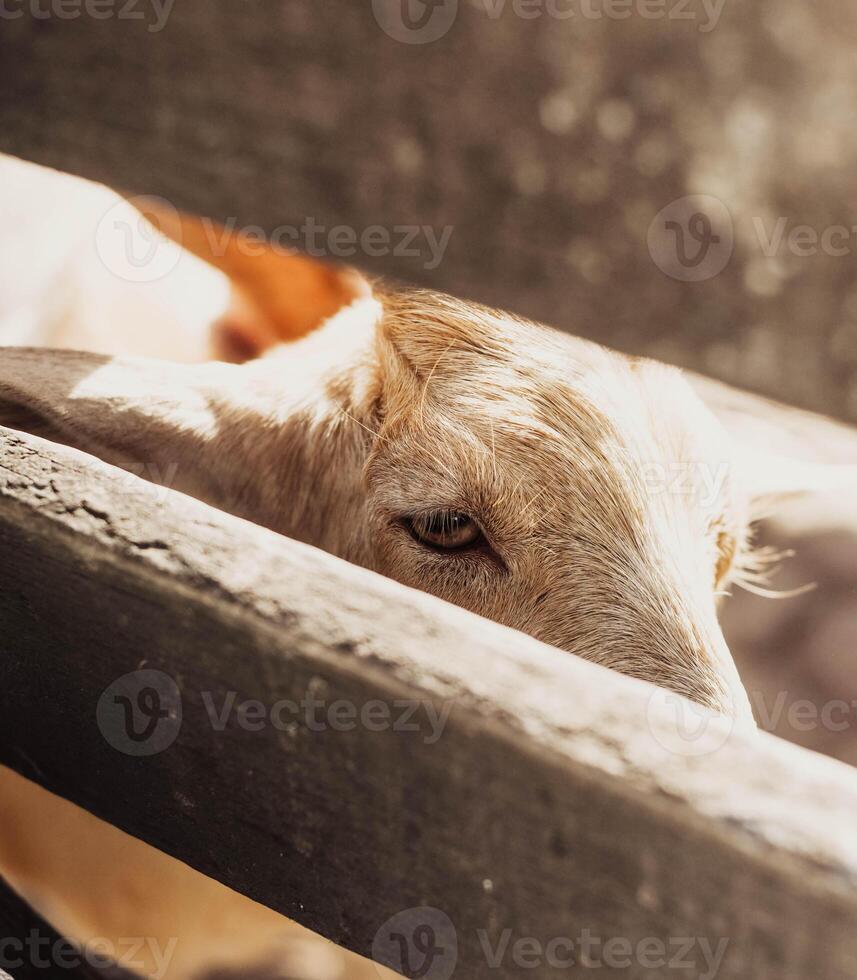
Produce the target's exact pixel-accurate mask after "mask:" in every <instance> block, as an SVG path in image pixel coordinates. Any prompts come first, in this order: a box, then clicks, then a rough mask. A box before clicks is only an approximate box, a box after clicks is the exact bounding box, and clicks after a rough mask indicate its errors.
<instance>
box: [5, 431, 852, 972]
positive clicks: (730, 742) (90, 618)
mask: <svg viewBox="0 0 857 980" xmlns="http://www.w3.org/2000/svg"><path fill="white" fill-rule="evenodd" d="M0 631H2V632H0V635H2V636H3V658H2V663H0V682H2V689H3V690H4V692H5V702H4V711H3V712H2V716H0V762H2V763H5V764H8V765H10V766H11V767H12V768H14V769H16V770H17V771H18V772H20V773H22V774H23V775H25V776H27V777H29V778H32V779H35V780H36V781H37V782H39V783H41V784H42V785H43V786H45V787H46V788H47V789H49V790H51V791H53V792H56V793H58V794H60V795H61V796H64V797H66V798H68V799H71V800H73V801H74V802H76V803H78V804H80V805H82V806H84V807H85V808H87V809H89V810H91V811H92V812H93V813H95V814H96V815H98V816H100V817H102V818H104V819H106V820H108V821H110V822H112V823H114V824H115V825H117V826H119V827H121V828H122V829H124V830H126V831H128V832H130V833H131V834H134V835H135V836H138V837H141V838H142V839H144V840H146V841H148V842H149V843H152V844H154V845H155V846H157V847H159V848H161V849H163V850H164V851H166V852H167V853H169V854H172V855H174V856H176V857H178V858H180V859H182V860H184V861H186V862H187V863H189V864H190V865H192V866H193V867H195V868H197V869H199V870H201V871H203V872H204V873H206V874H209V875H211V876H213V877H215V878H217V879H218V880H220V881H222V882H224V883H225V884H227V885H229V886H230V887H232V888H235V889H237V890H239V891H242V892H244V893H246V894H248V895H250V896H251V897H253V898H255V899H257V900H259V901H261V902H263V903H264V904H266V905H269V906H270V907H272V908H275V909H277V910H279V911H281V912H283V913H285V914H286V915H288V916H289V917H291V918H293V919H295V920H296V921H298V922H300V923H302V924H303V925H306V926H308V927H309V928H312V929H314V930H316V931H318V932H320V933H321V934H323V935H325V936H327V937H329V938H331V939H333V940H334V941H336V942H337V943H340V944H342V945H344V946H347V947H349V948H351V949H354V950H356V951H358V952H361V953H364V954H370V955H371V954H372V951H373V939H374V937H375V936H376V934H378V931H379V929H381V927H382V925H383V924H384V923H385V922H387V921H388V920H389V919H390V918H391V917H392V916H393V915H395V914H397V913H399V912H401V911H403V910H406V909H413V908H416V907H422V906H431V907H433V908H435V909H438V910H441V911H442V912H443V913H444V914H445V915H446V916H448V917H449V920H450V921H451V922H452V924H453V927H454V929H455V932H456V935H457V947H458V953H457V963H458V965H457V969H456V972H455V975H456V976H467V977H474V978H479V977H489V976H492V977H500V978H502V977H511V976H517V975H519V973H520V969H521V967H520V966H519V965H516V963H515V962H513V960H512V958H511V954H507V956H506V957H505V958H504V959H503V962H502V963H501V965H500V967H499V968H498V967H495V966H492V965H491V962H490V957H489V956H488V953H487V952H486V943H487V945H488V947H489V948H490V949H493V948H496V947H497V944H498V943H500V942H501V941H502V936H503V934H504V932H503V931H504V930H505V929H509V930H511V938H512V941H513V942H514V941H515V940H517V939H519V938H526V937H529V938H534V939H537V940H539V941H540V942H542V943H547V942H548V941H549V940H551V939H555V938H557V937H570V938H574V937H578V936H580V935H581V934H582V933H583V931H584V930H588V931H589V933H590V934H591V935H594V936H597V937H600V939H601V940H602V941H603V942H606V941H607V940H608V939H611V938H621V939H623V940H628V941H630V942H631V943H632V944H637V943H638V942H640V941H642V940H644V939H646V938H655V939H660V940H661V941H662V942H664V943H668V942H669V941H670V940H672V939H678V938H681V937H697V939H698V940H699V941H700V943H701V940H702V939H703V938H704V939H705V940H706V941H707V942H708V943H709V944H710V948H715V949H716V948H718V945H719V944H721V943H723V942H724V941H725V943H726V946H725V956H724V959H723V963H722V966H721V967H720V971H719V973H718V976H719V977H721V978H736V980H737V978H739V977H740V978H742V980H743V978H745V977H747V976H753V977H754V978H756V980H761V978H766V977H770V978H774V977H776V978H777V980H806V977H808V976H812V977H813V980H840V978H842V980H844V978H846V977H852V976H853V975H854V972H855V969H857V937H855V934H854V930H853V921H854V915H855V912H856V911H857V848H855V846H854V837H853V833H852V830H853V815H854V812H855V809H857V774H855V773H854V772H853V771H852V770H851V769H849V768H847V767H844V766H841V765H839V764H837V763H834V762H831V761H829V760H825V759H822V758H820V757H816V756H813V755H811V754H809V753H806V752H804V751H802V750H799V749H796V748H793V747H791V746H788V745H786V744H785V743H782V742H779V741H778V740H775V739H772V738H770V737H767V736H762V735H759V736H758V737H756V736H753V735H748V734H745V733H744V734H742V733H740V732H737V731H734V732H731V731H730V730H729V726H728V723H726V722H725V721H722V720H719V719H718V720H710V721H709V722H708V724H707V725H706V726H704V731H703V732H702V733H701V734H699V733H697V734H698V737H697V738H695V739H693V740H689V739H688V736H687V733H685V734H684V736H683V737H682V735H681V733H680V731H679V730H677V728H676V715H675V703H668V704H664V703H663V702H662V699H661V698H660V697H658V696H655V695H654V690H655V689H653V688H650V687H649V686H648V685H645V684H643V683H641V682H637V681H634V680H631V679H628V678H624V677H621V676H619V675H616V674H613V673H611V672H609V671H606V670H604V669H602V668H599V667H596V666H594V665H591V664H587V663H584V662H583V661H580V660H578V659H577V658H575V657H573V656H569V655H568V654H565V653H561V652H560V651H557V650H554V649H552V648H549V647H546V646H544V645H542V644H540V643H538V642H536V641H535V640H533V639H531V638H529V637H526V636H523V635H522V634H519V633H515V632H513V631H509V630H507V629H505V628H503V627H500V626H498V625H496V624H493V623H489V622H485V621H483V620H480V619H478V618H477V617H474V616H472V615H470V614H468V613H466V612H464V611H462V610H459V609H456V608H454V607H451V606H449V605H446V604H444V603H442V602H440V601H438V600H436V599H434V598H432V597H429V596H427V595H423V594H421V593H417V592H414V591H412V590H409V589H406V588H404V587H402V586H399V585H398V584H396V583H393V582H390V581H388V580H385V579H383V578H380V577H378V576H376V575H373V574H372V573H370V572H367V571H365V570H362V569H359V568H355V567H353V566H349V565H347V564H345V563H343V562H341V561H339V560H337V559H335V558H332V557H331V556H329V555H326V554H324V553H322V552H319V551H317V550H315V549H313V548H309V547H307V546H304V545H301V544H298V543H295V542H292V541H290V540H288V539H286V538H282V537H279V536H277V535H275V534H272V533H270V532H267V531H264V530H262V529H260V528H257V527H255V526H253V525H250V524H248V523H246V522H243V521H241V520H238V519H236V518H233V517H230V516H228V515H224V514H221V513H219V512H217V511H216V510H213V509H211V508H209V507H206V506H205V505H203V504H200V503H198V502H196V501H193V500H191V499H189V498H186V497H183V496H181V495H179V494H176V493H173V492H171V491H168V490H164V489H163V488H159V487H153V486H151V485H149V484H146V483H143V482H141V481H139V480H137V479H136V478H134V477H131V476H129V475H128V474H126V473H122V472H120V471H118V470H115V469H113V468H111V467H109V466H106V465H105V464H102V463H100V462H99V461H96V460H94V459H93V458H92V457H89V456H87V455H85V454H82V453H79V452H75V451H73V450H69V449H66V448H62V447H57V446H54V445H52V444H50V443H47V442H45V441H43V440H40V439H38V438H36V437H33V436H26V435H22V434H19V433H16V432H12V431H11V430H0ZM139 670H148V671H153V670H156V671H161V672H163V673H164V674H165V675H168V677H169V678H170V681H169V684H170V685H174V690H175V691H176V692H177V702H176V703H180V705H181V723H180V725H179V724H178V718H179V716H178V713H177V711H176V710H175V709H176V703H169V702H164V701H162V702H161V706H163V704H164V703H167V704H168V707H171V708H172V709H173V712H172V715H170V716H169V717H167V718H166V719H159V720H158V722H157V726H160V725H162V724H163V725H165V726H166V727H165V728H159V727H157V726H156V728H157V732H156V735H155V736H153V737H155V738H161V736H162V734H163V733H164V732H166V738H165V742H164V743H163V744H161V743H158V747H160V748H161V749H162V750H161V751H159V752H158V753H156V754H151V755H129V754H126V751H127V748H128V744H127V741H123V739H122V736H121V733H120V732H119V730H118V729H116V728H114V727H111V725H110V724H107V723H105V721H104V716H103V715H101V714H99V705H100V704H101V705H102V707H103V702H104V699H103V698H102V694H103V692H105V690H107V689H108V688H110V686H111V685H112V684H114V682H115V681H116V680H117V679H118V678H120V677H124V676H125V675H127V674H129V673H131V672H135V671H139ZM138 676H139V675H138ZM147 676H149V675H147ZM168 686H169V685H168ZM110 689H111V691H112V690H115V688H110ZM134 690H135V689H134V687H133V684H132V685H131V686H130V687H129V686H128V684H127V683H126V686H125V687H124V688H122V691H123V692H125V694H126V695H127V694H128V692H131V693H133V692H134ZM230 692H235V697H234V700H231V697H232V696H231V695H230ZM138 693H139V692H138ZM245 699H255V700H257V701H259V702H261V704H262V705H263V706H264V708H265V709H266V710H267V709H270V708H273V707H274V706H275V705H277V704H278V703H280V704H282V703H283V702H284V701H290V702H295V703H299V702H301V701H303V702H304V703H305V704H307V703H309V702H310V699H311V701H312V702H313V703H315V705H316V708H315V709H313V713H312V716H311V720H310V716H309V715H307V714H305V713H304V714H301V715H298V716H293V715H292V714H291V713H289V712H287V716H286V720H287V721H288V724H272V723H270V719H271V718H272V717H277V715H276V712H275V713H274V715H273V716H272V715H270V714H268V719H269V723H265V724H261V725H259V724H258V722H259V718H260V715H259V713H258V710H257V709H253V710H252V711H250V710H248V711H247V712H246V713H245V714H244V715H239V713H238V711H237V709H236V710H234V711H232V712H231V713H229V712H227V715H226V716H224V718H223V721H225V724H222V723H221V720H220V718H219V717H218V716H219V715H220V714H221V712H222V711H223V710H224V708H225V706H227V705H229V704H232V705H233V706H234V705H238V704H241V703H242V702H244V701H245ZM141 703H142V702H141ZM334 703H340V707H339V708H337V709H335V710H334V709H333V705H334ZM342 703H344V704H346V705H352V706H353V711H354V712H357V713H358V716H359V717H360V718H363V719H364V723H362V724H357V725H356V726H352V728H351V729H349V730H346V728H347V726H348V724H349V723H348V721H347V720H345V719H346V718H351V719H352V721H353V714H349V713H348V712H347V711H346V709H343V708H342V707H341V704H342ZM369 703H373V704H375V706H376V707H375V708H374V709H373V710H374V712H375V713H374V714H373V715H372V717H373V718H374V725H370V724H369V722H368V720H366V719H368V718H369V715H367V714H366V713H365V708H366V705H367V704H369ZM379 703H380V704H381V705H386V706H387V711H388V712H389V713H388V715H387V718H388V724H387V726H386V728H384V725H383V721H382V724H381V728H382V730H370V729H371V728H373V727H374V729H377V728H378V727H379V726H378V719H379V715H378V713H377V711H378V708H377V705H378V704H379ZM318 705H321V706H322V707H321V708H320V709H319V708H318ZM212 708H213V709H214V710H213V713H212ZM403 708H408V709H410V716H409V718H408V720H407V724H405V723H402V724H394V722H400V721H401V719H402V709H403ZM280 710H282V709H280ZM343 712H345V714H343ZM153 717H154V716H153ZM382 717H383V716H382ZM99 719H101V721H99ZM241 719H243V721H242V720H241ZM697 720H698V719H697ZM279 721H280V722H282V721H283V717H282V715H280V717H279ZM248 722H249V724H248ZM343 725H345V726H346V727H345V728H344V727H343ZM171 726H172V727H171ZM412 915H413V914H412ZM411 921H413V920H412V919H411ZM383 934H384V933H383V931H382V935H383ZM698 945H699V944H698ZM375 955H376V957H378V958H381V959H384V958H386V957H388V956H389V955H392V952H391V950H390V949H388V948H387V947H384V946H383V944H382V946H381V947H378V946H376V947H375ZM387 961H388V962H389V959H388V960H387ZM703 972H704V963H703V962H702V960H701V958H700V956H699V955H698V949H697V956H696V959H695V960H694V961H693V963H692V964H690V963H689V964H688V965H687V968H686V969H685V968H679V969H675V970H671V975H675V976H677V977H685V976H686V977H688V978H690V977H693V978H697V977H698V976H699V975H700V974H701V973H703ZM616 973H617V975H619V973H621V975H623V976H633V977H637V976H639V977H645V976H651V975H652V974H651V972H650V971H647V970H646V969H645V968H644V967H643V966H642V965H640V963H639V962H636V963H635V965H633V966H632V968H631V969H630V970H628V969H622V970H619V971H616ZM602 974H603V975H605V976H610V975H613V972H612V971H611V970H608V969H604V970H602ZM540 975H541V974H540Z"/></svg>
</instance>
